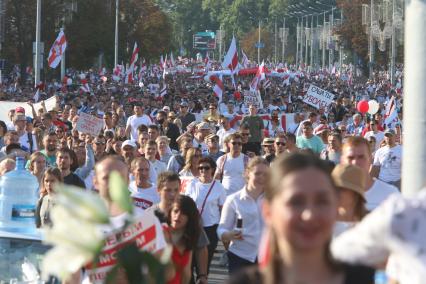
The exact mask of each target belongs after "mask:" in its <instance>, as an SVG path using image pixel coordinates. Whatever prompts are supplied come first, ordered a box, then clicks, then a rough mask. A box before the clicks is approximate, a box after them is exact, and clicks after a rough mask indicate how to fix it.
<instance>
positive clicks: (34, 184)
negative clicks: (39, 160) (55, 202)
mask: <svg viewBox="0 0 426 284" xmlns="http://www.w3.org/2000/svg"><path fill="white" fill-rule="evenodd" d="M38 188H39V185H38V181H37V178H36V177H35V176H33V175H32V174H31V173H30V172H28V171H27V170H25V159H24V158H22V157H17V158H16V168H15V170H14V171H11V172H8V173H6V174H5V175H3V176H2V177H1V179H0V230H5V231H10V232H16V233H34V231H35V229H36V227H35V211H36V204H37V200H38Z"/></svg>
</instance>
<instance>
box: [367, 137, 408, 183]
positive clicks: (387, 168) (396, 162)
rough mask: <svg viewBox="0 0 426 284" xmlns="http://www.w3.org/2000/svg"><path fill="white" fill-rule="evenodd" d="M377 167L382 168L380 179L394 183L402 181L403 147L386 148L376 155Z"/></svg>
mask: <svg viewBox="0 0 426 284" xmlns="http://www.w3.org/2000/svg"><path fill="white" fill-rule="evenodd" d="M373 164H374V165H375V166H380V173H379V179H380V180H383V181H384V182H394V181H398V180H400V179H401V164H402V146H401V145H396V146H394V147H392V148H390V147H389V146H384V147H382V148H380V149H379V150H377V151H376V153H375V154H374V163H373Z"/></svg>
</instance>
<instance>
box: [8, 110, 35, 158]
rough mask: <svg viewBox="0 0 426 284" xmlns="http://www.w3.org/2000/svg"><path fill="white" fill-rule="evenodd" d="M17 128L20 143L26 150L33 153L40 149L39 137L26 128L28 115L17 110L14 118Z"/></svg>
mask: <svg viewBox="0 0 426 284" xmlns="http://www.w3.org/2000/svg"><path fill="white" fill-rule="evenodd" d="M13 123H14V125H15V130H16V132H17V133H18V137H19V144H21V147H22V149H23V150H24V151H26V152H28V153H33V152H35V151H37V150H38V143H37V137H36V136H35V135H34V134H32V133H31V132H28V131H27V130H26V125H27V117H26V116H25V115H24V114H22V113H19V112H17V113H16V114H15V116H14V118H13Z"/></svg>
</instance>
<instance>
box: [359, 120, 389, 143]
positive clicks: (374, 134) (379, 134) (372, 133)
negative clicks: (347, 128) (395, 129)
mask: <svg viewBox="0 0 426 284" xmlns="http://www.w3.org/2000/svg"><path fill="white" fill-rule="evenodd" d="M369 125H370V129H371V130H370V131H368V132H367V133H365V135H364V138H365V139H367V140H370V139H369V138H370V137H374V138H375V139H376V147H375V150H377V149H379V147H380V144H381V143H382V141H383V139H384V138H385V133H384V132H383V131H379V130H378V129H377V126H378V125H377V121H375V120H372V121H370V124H369Z"/></svg>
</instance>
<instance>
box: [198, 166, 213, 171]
mask: <svg viewBox="0 0 426 284" xmlns="http://www.w3.org/2000/svg"><path fill="white" fill-rule="evenodd" d="M210 169H211V167H203V166H200V167H198V170H199V171H202V170H204V171H208V170H210Z"/></svg>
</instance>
